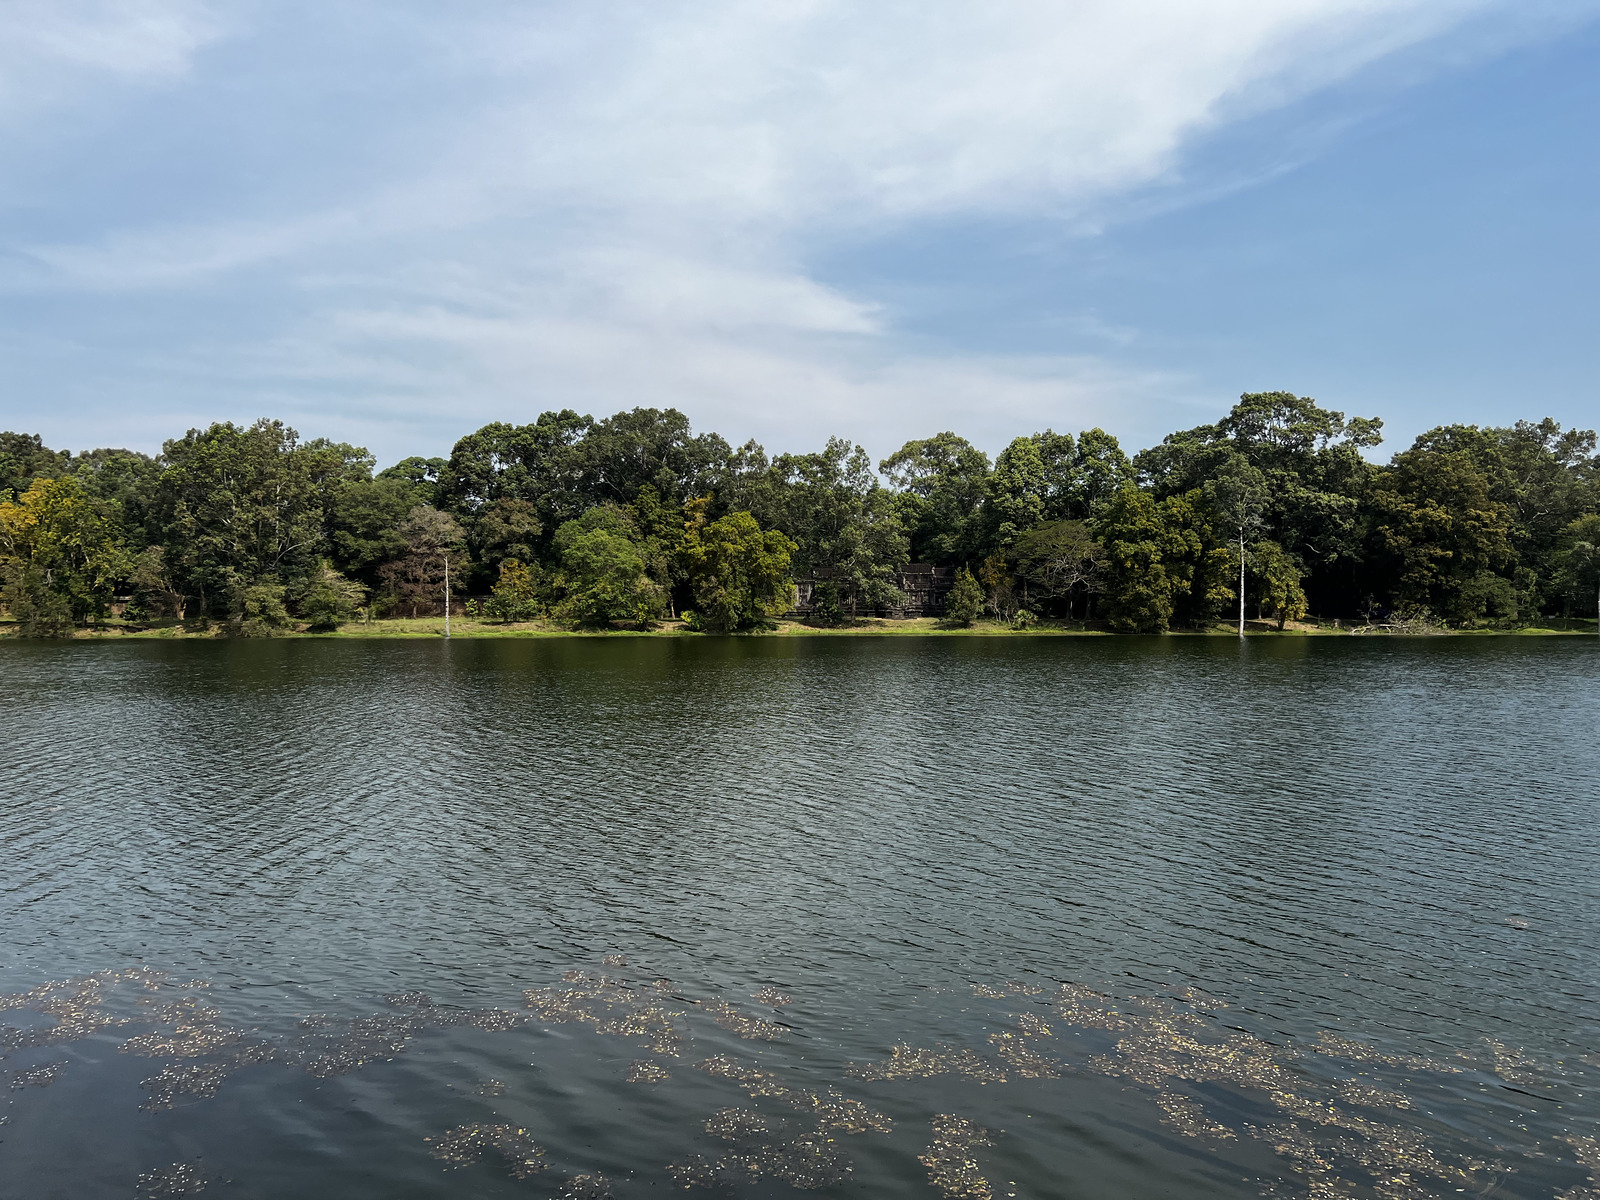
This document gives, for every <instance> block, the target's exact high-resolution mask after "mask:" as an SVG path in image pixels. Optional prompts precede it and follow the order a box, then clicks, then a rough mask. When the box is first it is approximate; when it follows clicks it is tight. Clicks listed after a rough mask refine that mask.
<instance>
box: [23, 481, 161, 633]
mask: <svg viewBox="0 0 1600 1200" xmlns="http://www.w3.org/2000/svg"><path fill="white" fill-rule="evenodd" d="M132 565H133V563H132V558H131V556H130V555H129V554H128V552H127V547H126V546H125V545H124V544H123V541H122V538H121V523H120V521H119V520H118V514H117V512H116V509H115V506H114V505H113V504H110V503H108V502H106V501H97V500H95V499H94V498H92V497H91V496H89V495H88V494H87V493H86V492H85V491H84V488H83V485H82V484H81V483H79V482H78V481H77V480H76V479H73V478H71V477H67V478H52V477H43V476H39V477H35V478H34V480H33V482H32V483H31V484H30V485H29V486H28V489H27V490H26V491H25V492H23V493H22V494H21V495H20V496H17V498H16V499H15V500H8V501H0V598H3V599H4V601H5V604H6V607H7V608H8V609H10V610H11V613H12V616H13V617H15V618H16V620H17V622H18V624H19V625H20V626H21V629H22V632H23V633H24V635H27V636H59V635H62V634H67V633H70V632H71V630H72V626H73V624H74V623H75V622H78V621H82V620H84V619H86V618H89V617H95V618H99V617H104V616H105V615H106V612H107V611H108V609H109V607H110V603H111V600H112V597H113V595H114V592H115V585H116V583H117V582H118V581H119V580H121V579H123V578H126V576H127V574H128V572H129V571H130V570H131V568H132Z"/></svg>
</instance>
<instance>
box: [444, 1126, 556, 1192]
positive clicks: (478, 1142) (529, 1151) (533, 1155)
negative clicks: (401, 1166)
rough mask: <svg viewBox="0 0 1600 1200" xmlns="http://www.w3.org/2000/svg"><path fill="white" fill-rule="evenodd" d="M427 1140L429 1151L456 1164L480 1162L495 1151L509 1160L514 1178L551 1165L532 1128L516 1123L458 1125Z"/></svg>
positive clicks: (508, 1164) (507, 1163) (535, 1173)
mask: <svg viewBox="0 0 1600 1200" xmlns="http://www.w3.org/2000/svg"><path fill="white" fill-rule="evenodd" d="M424 1140H426V1141H427V1142H428V1143H429V1146H428V1153H429V1154H431V1155H433V1157H435V1158H437V1159H441V1160H443V1161H444V1162H447V1163H450V1164H451V1165H452V1166H456V1167H465V1166H470V1165H471V1164H473V1163H476V1162H479V1161H481V1160H482V1158H483V1156H484V1154H485V1153H486V1152H487V1151H490V1150H493V1151H495V1152H497V1153H498V1154H499V1155H500V1156H501V1157H502V1158H504V1159H505V1161H506V1165H507V1167H509V1169H510V1171H511V1176H512V1178H513V1179H531V1178H532V1177H533V1176H535V1175H537V1174H538V1173H539V1172H540V1171H543V1170H544V1169H545V1168H546V1167H548V1166H549V1165H550V1164H549V1163H547V1162H545V1160H544V1150H543V1149H542V1148H541V1147H539V1146H538V1145H536V1144H535V1143H534V1141H533V1139H532V1138H531V1137H529V1136H528V1131H527V1130H526V1129H522V1128H520V1127H519V1126H516V1125H458V1126H456V1128H454V1129H451V1130H449V1131H447V1132H445V1133H443V1134H440V1135H439V1137H438V1138H426V1139H424Z"/></svg>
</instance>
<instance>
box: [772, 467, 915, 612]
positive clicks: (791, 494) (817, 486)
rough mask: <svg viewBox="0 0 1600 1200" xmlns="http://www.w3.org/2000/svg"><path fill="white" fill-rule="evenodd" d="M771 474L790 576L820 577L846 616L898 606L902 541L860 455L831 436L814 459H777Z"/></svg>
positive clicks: (890, 504)
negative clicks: (791, 547)
mask: <svg viewBox="0 0 1600 1200" xmlns="http://www.w3.org/2000/svg"><path fill="white" fill-rule="evenodd" d="M772 475H773V477H774V479H775V481H776V483H777V490H778V492H779V494H781V496H782V505H781V510H780V513H779V514H778V516H777V520H776V521H775V522H774V523H775V524H776V525H777V526H778V527H779V528H780V529H781V530H783V532H784V533H785V534H786V535H788V536H789V537H790V538H792V539H793V540H794V542H795V551H794V565H795V569H796V570H800V571H807V572H814V573H820V574H823V575H825V576H826V577H827V578H828V580H829V582H830V583H831V585H832V586H833V587H834V588H835V589H837V597H838V601H839V603H840V604H841V605H846V606H848V607H849V609H850V615H851V616H852V617H855V616H857V615H859V613H860V611H861V609H863V608H867V609H875V608H876V607H878V606H879V605H885V604H887V605H893V604H898V603H901V602H902V600H903V594H902V593H901V591H900V587H899V576H900V568H901V567H902V566H904V565H905V563H906V561H907V554H908V553H909V548H908V542H907V539H906V536H905V532H904V530H903V529H902V527H901V524H900V518H899V515H898V514H897V513H896V512H895V507H894V498H893V497H892V496H891V495H890V493H889V492H888V491H886V490H885V489H884V488H883V487H882V486H881V485H880V484H879V482H878V480H877V477H876V476H875V475H874V473H873V470H872V460H871V459H870V458H868V457H867V452H866V451H865V450H864V449H862V448H861V447H860V446H854V445H852V444H851V443H850V442H848V441H846V440H844V439H843V438H829V439H828V444H827V446H826V447H824V448H823V449H822V450H821V451H820V452H818V453H816V454H785V455H782V456H780V457H779V458H778V459H777V460H776V461H775V462H774V463H773V465H772Z"/></svg>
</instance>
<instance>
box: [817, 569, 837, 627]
mask: <svg viewBox="0 0 1600 1200" xmlns="http://www.w3.org/2000/svg"><path fill="white" fill-rule="evenodd" d="M810 619H811V623H812V624H813V625H823V626H829V627H831V626H834V625H838V624H839V623H840V622H842V621H843V620H844V613H843V612H842V611H841V610H840V608H839V585H838V584H836V583H834V582H833V581H832V580H831V579H828V580H824V581H823V582H821V583H819V584H817V586H816V587H815V588H814V589H813V590H812V592H811V614H810Z"/></svg>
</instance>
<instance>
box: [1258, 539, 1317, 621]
mask: <svg viewBox="0 0 1600 1200" xmlns="http://www.w3.org/2000/svg"><path fill="white" fill-rule="evenodd" d="M1250 566H1251V569H1252V573H1253V574H1254V575H1255V580H1256V604H1257V607H1258V608H1260V609H1267V610H1269V611H1271V612H1272V614H1273V615H1274V616H1276V617H1277V618H1278V629H1279V630H1280V631H1281V630H1282V629H1283V627H1284V626H1285V625H1286V624H1287V623H1288V622H1290V621H1298V620H1299V619H1300V618H1301V617H1303V616H1305V615H1306V593H1305V589H1304V588H1302V587H1301V586H1300V578H1301V576H1300V568H1299V567H1298V566H1297V565H1296V564H1295V561H1294V559H1292V558H1291V557H1289V555H1288V553H1287V552H1285V550H1284V548H1283V547H1282V546H1280V545H1278V543H1277V542H1270V541H1261V542H1257V543H1256V544H1255V545H1254V546H1251V547H1250Z"/></svg>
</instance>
